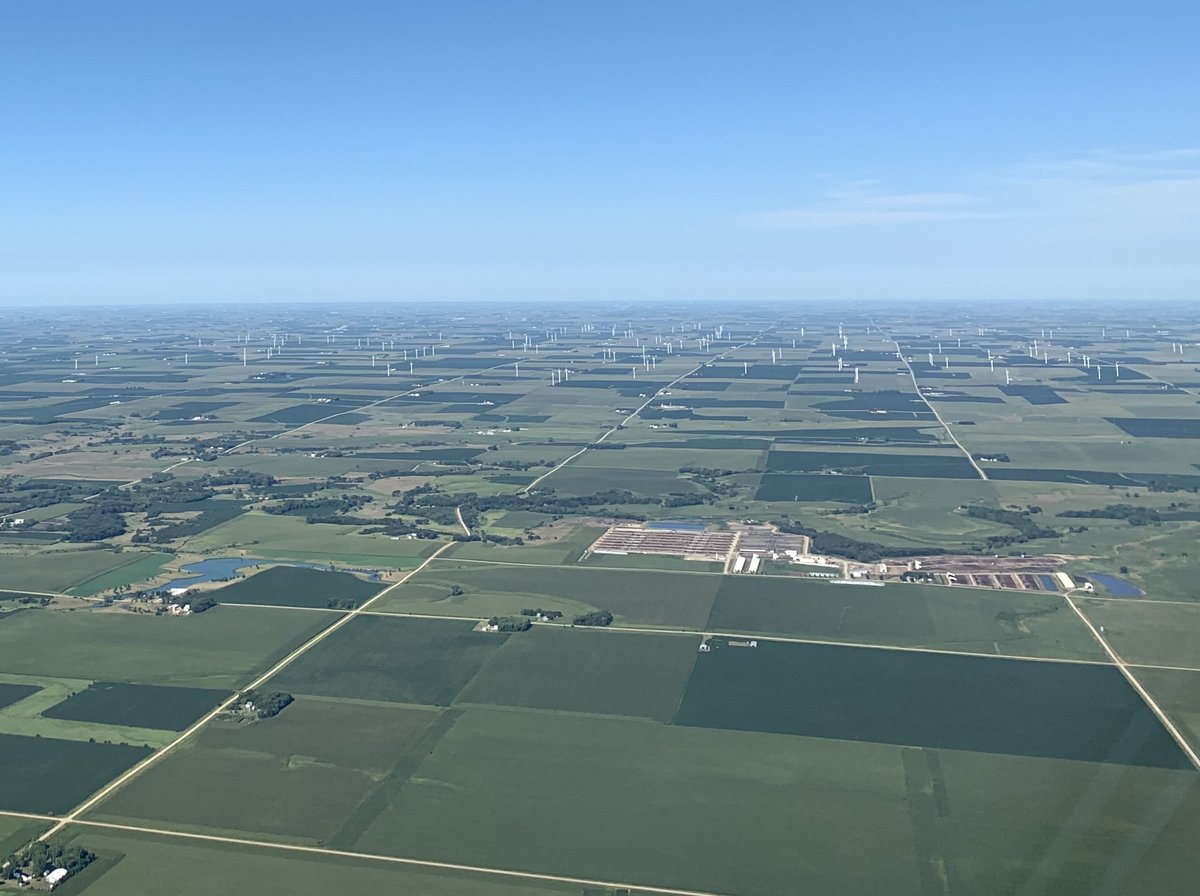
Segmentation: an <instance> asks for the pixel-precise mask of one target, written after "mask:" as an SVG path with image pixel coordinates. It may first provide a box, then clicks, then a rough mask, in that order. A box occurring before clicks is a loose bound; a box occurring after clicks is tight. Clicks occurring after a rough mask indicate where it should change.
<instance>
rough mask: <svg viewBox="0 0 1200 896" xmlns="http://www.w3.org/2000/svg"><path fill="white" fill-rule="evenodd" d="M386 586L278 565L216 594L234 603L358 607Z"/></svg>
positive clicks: (322, 570)
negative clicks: (344, 603) (341, 603)
mask: <svg viewBox="0 0 1200 896" xmlns="http://www.w3.org/2000/svg"><path fill="white" fill-rule="evenodd" d="M384 587H385V586H384V584H383V583H380V582H368V581H367V580H365V579H360V578H359V577H358V576H355V575H351V574H350V573H346V572H330V571H329V570H326V569H309V568H306V567H302V566H275V567H272V568H271V569H264V570H263V571H262V572H256V573H254V575H251V576H247V577H246V578H244V579H241V580H240V581H237V582H234V583H233V584H231V585H225V586H223V587H221V588H218V589H217V590H216V591H214V592H212V596H213V597H214V598H216V599H217V600H218V601H221V602H223V603H232V604H262V605H266V606H277V607H283V606H291V607H310V608H317V607H328V606H330V605H331V604H332V603H334V602H336V601H350V602H352V605H353V606H358V605H359V604H361V603H362V602H363V601H365V600H366V599H367V598H369V597H371V596H372V595H374V594H378V593H379V592H380V591H381V590H382V589H383V588H384ZM343 609H345V607H343Z"/></svg>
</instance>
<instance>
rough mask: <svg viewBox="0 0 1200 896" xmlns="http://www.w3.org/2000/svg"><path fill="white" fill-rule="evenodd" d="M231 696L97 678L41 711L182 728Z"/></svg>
mask: <svg viewBox="0 0 1200 896" xmlns="http://www.w3.org/2000/svg"><path fill="white" fill-rule="evenodd" d="M0 687H4V686H3V685H0ZM228 696H229V692H228V691H219V690H213V689H211V688H184V687H162V686H160V685H152V684H125V683H123V682H113V681H97V682H94V683H93V684H92V685H90V686H89V687H88V688H87V689H85V690H82V691H79V692H77V693H75V694H73V695H72V696H70V697H68V698H67V699H66V700H64V701H63V702H61V703H58V704H56V705H54V706H52V707H50V708H49V709H46V710H44V711H43V712H42V715H43V716H46V717H47V718H51V719H69V720H71V721H77V722H100V723H101V724H105V725H124V726H129V727H132V728H157V729H160V730H167V731H182V730H183V729H184V728H186V727H187V726H188V725H190V724H191V723H192V722H194V721H196V719H198V718H200V717H201V716H202V715H204V714H205V713H206V712H208V711H209V710H210V709H213V708H215V707H216V706H217V705H218V704H219V703H220V702H221V701H222V700H224V699H225V698H226V697H228Z"/></svg>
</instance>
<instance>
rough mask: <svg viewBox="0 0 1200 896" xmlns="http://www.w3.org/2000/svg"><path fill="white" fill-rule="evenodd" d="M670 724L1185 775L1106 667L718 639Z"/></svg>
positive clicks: (1158, 729) (1165, 739) (1167, 742)
mask: <svg viewBox="0 0 1200 896" xmlns="http://www.w3.org/2000/svg"><path fill="white" fill-rule="evenodd" d="M712 645H713V649H712V650H711V651H709V652H708V653H705V654H703V655H701V656H699V657H698V658H697V661H696V666H695V669H694V671H693V672H692V677H691V679H690V680H689V682H688V688H687V691H686V693H685V694H684V699H683V704H682V705H681V706H680V709H679V714H678V715H677V716H676V719H675V721H676V724H683V725H694V726H699V727H715V728H734V729H738V730H744V731H766V732H772V733H780V734H799V735H805V736H809V737H828V738H836V739H839V740H865V741H870V742H873V743H894V744H903V745H907V746H917V747H941V748H947V749H956V750H972V751H977V752H989V753H1008V754H1012V755H1017V756H1035V757H1042V758H1050V759H1076V760H1085V761H1089V762H1116V763H1120V764H1125V765H1145V766H1150V767H1155V768H1174V769H1190V768H1191V767H1192V766H1191V764H1190V762H1189V761H1188V758H1187V756H1186V755H1185V754H1184V753H1183V751H1182V750H1180V748H1179V746H1178V745H1177V744H1176V743H1175V741H1174V740H1172V739H1171V736H1170V735H1169V734H1168V733H1167V730H1166V729H1165V728H1163V726H1162V725H1161V723H1160V722H1159V721H1158V719H1157V718H1156V717H1155V716H1154V714H1153V713H1152V712H1151V711H1150V709H1149V707H1147V706H1146V705H1145V703H1143V702H1142V700H1141V698H1140V697H1139V696H1138V695H1137V693H1136V692H1135V691H1134V690H1133V688H1131V687H1130V686H1129V684H1128V683H1127V682H1126V681H1125V679H1124V677H1123V676H1122V675H1121V673H1120V672H1119V671H1118V670H1117V669H1116V668H1115V667H1112V666H1102V665H1092V664H1082V663H1046V662H1030V661H1027V660H1009V659H984V658H981V657H958V656H950V655H947V654H930V653H915V652H910V651H890V650H876V649H870V648H860V647H840V646H835V645H824V644H781V643H778V642H770V641H762V642H759V643H758V646H757V647H738V646H733V645H732V644H731V643H730V642H728V641H725V640H721V639H714V640H713V642H712Z"/></svg>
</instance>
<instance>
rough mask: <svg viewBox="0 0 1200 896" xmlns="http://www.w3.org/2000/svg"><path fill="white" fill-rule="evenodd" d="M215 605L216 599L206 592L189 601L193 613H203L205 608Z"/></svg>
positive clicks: (208, 608)
mask: <svg viewBox="0 0 1200 896" xmlns="http://www.w3.org/2000/svg"><path fill="white" fill-rule="evenodd" d="M216 605H217V601H216V599H215V598H212V597H209V596H208V595H207V594H205V595H202V596H201V597H198V598H196V599H195V600H193V601H192V602H191V608H192V612H193V613H203V612H204V611H205V610H211V609H212V608H213V607H215V606H216Z"/></svg>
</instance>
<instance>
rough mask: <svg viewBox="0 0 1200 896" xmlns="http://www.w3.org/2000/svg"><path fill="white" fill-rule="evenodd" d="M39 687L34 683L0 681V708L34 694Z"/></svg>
mask: <svg viewBox="0 0 1200 896" xmlns="http://www.w3.org/2000/svg"><path fill="white" fill-rule="evenodd" d="M38 690H39V688H38V686H37V685H34V684H8V683H5V682H0V709H3V708H4V707H6V706H11V705H12V704H14V703H16V702H17V701H18V700H24V699H25V698H26V697H28V696H29V695H30V694H36V693H37V692H38Z"/></svg>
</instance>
